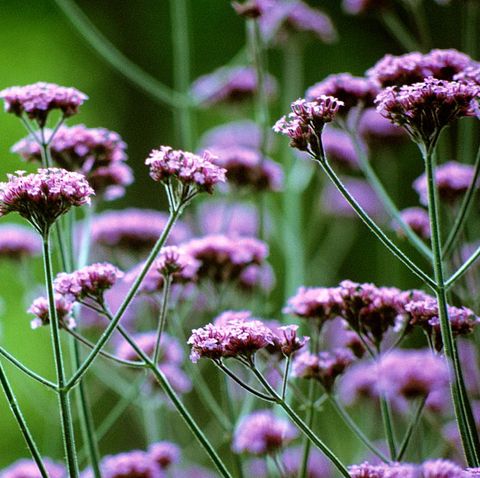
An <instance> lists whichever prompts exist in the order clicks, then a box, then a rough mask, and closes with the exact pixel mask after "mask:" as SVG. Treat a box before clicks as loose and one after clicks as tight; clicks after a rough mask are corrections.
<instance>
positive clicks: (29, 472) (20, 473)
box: [0, 458, 67, 478]
mask: <svg viewBox="0 0 480 478" xmlns="http://www.w3.org/2000/svg"><path fill="white" fill-rule="evenodd" d="M43 464H44V465H45V468H46V470H47V472H48V474H49V476H50V478H67V470H66V469H65V467H64V466H63V465H61V464H59V463H55V462H54V461H52V460H50V459H49V458H43ZM41 476H42V475H41V474H40V471H39V470H38V466H37V464H36V463H35V462H34V461H33V460H28V459H21V460H18V461H16V462H15V463H13V464H12V465H10V466H9V467H8V468H5V469H4V470H2V471H1V472H0V477H1V478H41Z"/></svg>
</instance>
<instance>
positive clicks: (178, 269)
mask: <svg viewBox="0 0 480 478" xmlns="http://www.w3.org/2000/svg"><path fill="white" fill-rule="evenodd" d="M153 267H154V268H155V269H156V270H157V271H158V272H159V273H160V274H161V275H162V276H169V275H172V276H174V278H175V277H176V278H180V280H182V281H191V280H192V279H193V278H194V277H195V275H196V273H197V269H198V268H199V267H200V262H199V261H197V260H195V259H194V258H193V257H192V256H191V255H190V254H188V253H187V252H186V251H185V249H183V248H180V247H177V246H166V247H162V249H161V250H160V253H159V254H158V258H157V259H156V260H155V263H154V266H153Z"/></svg>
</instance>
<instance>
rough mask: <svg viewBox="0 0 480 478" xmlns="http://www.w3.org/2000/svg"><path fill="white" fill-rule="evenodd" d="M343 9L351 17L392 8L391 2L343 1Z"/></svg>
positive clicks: (382, 0) (384, 0)
mask: <svg viewBox="0 0 480 478" xmlns="http://www.w3.org/2000/svg"><path fill="white" fill-rule="evenodd" d="M342 6H343V9H344V10H345V11H346V12H347V13H349V14H350V15H364V14H366V13H376V12H377V11H378V10H379V9H381V8H385V7H391V6H392V1H391V0H343V2H342Z"/></svg>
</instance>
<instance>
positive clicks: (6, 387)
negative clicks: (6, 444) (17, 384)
mask: <svg viewBox="0 0 480 478" xmlns="http://www.w3.org/2000/svg"><path fill="white" fill-rule="evenodd" d="M0 384H1V386H2V389H3V392H4V393H5V397H6V398H7V401H8V404H9V406H10V409H11V410H12V413H13V415H14V417H15V420H16V421H17V424H18V427H19V428H20V431H21V433H22V435H23V438H24V440H25V443H26V444H27V447H28V450H29V452H30V454H31V455H32V458H33V459H34V461H35V463H36V465H37V467H38V471H39V472H40V474H41V475H42V478H49V475H48V473H47V470H46V469H45V465H44V464H43V461H42V456H41V455H40V452H39V451H38V448H37V445H36V443H35V440H34V439H33V436H32V434H31V432H30V429H29V428H28V425H27V422H26V421H25V418H24V416H23V414H22V411H21V410H20V406H19V405H18V402H17V398H16V397H15V394H14V393H13V389H12V387H11V385H10V382H9V381H8V378H7V375H6V374H5V370H4V369H3V365H2V363H1V362H0Z"/></svg>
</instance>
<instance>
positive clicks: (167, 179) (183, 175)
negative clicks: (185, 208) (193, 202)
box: [145, 146, 226, 200]
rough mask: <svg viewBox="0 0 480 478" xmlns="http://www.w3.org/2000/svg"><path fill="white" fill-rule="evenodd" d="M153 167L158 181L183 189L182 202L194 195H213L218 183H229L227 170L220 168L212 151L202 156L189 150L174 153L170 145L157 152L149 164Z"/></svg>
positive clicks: (147, 161)
mask: <svg viewBox="0 0 480 478" xmlns="http://www.w3.org/2000/svg"><path fill="white" fill-rule="evenodd" d="M145 164H146V165H147V166H149V168H150V176H151V178H152V179H153V180H154V181H159V182H162V183H164V184H165V185H169V184H171V183H172V182H173V183H176V184H175V185H174V190H175V189H176V186H182V191H181V192H179V193H178V194H179V195H180V197H179V199H180V200H182V199H185V198H187V199H188V197H189V196H190V195H191V194H192V193H194V192H202V191H205V192H208V193H212V192H213V188H214V186H215V185H216V184H218V183H223V182H225V173H226V171H225V169H223V168H221V167H219V166H217V165H216V164H215V163H214V162H213V161H212V157H211V155H210V154H209V153H208V152H205V153H204V154H203V156H198V155H196V154H193V153H188V152H185V151H180V150H174V149H172V148H170V147H169V146H160V149H158V150H153V151H152V152H151V153H150V156H149V157H148V158H147V160H146V161H145Z"/></svg>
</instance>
